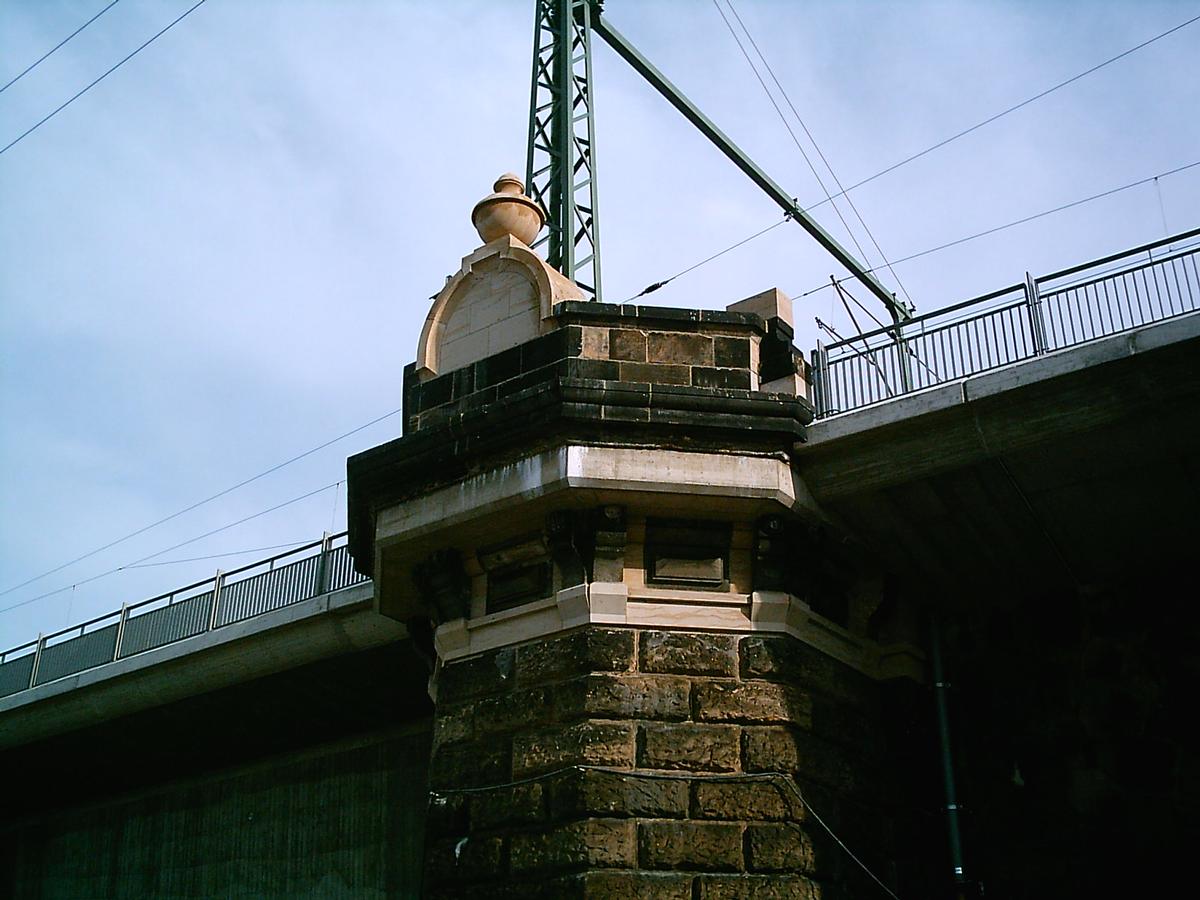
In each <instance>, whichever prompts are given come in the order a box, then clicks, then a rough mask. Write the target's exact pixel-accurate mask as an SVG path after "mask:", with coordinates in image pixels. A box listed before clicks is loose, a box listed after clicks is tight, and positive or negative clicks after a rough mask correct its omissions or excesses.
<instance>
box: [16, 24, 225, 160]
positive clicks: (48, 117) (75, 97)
mask: <svg viewBox="0 0 1200 900" xmlns="http://www.w3.org/2000/svg"><path fill="white" fill-rule="evenodd" d="M207 2H208V0H199V2H197V3H196V4H195V5H194V6H192V7H191V8H189V9H187V10H186V11H184V12H183V13H182V14H181V15H180V16H178V17H177V18H176V19H175V20H174V21H172V22H171V23H170V24H169V25H167V26H166V27H165V28H163V29H162V30H160V31H159V32H157V33H156V34H155V35H154V36H153V37H151V38H149V39H148V40H146V41H145V42H144V43H142V44H141V45H140V46H139V47H138V48H137V49H136V50H134V51H133V52H132V53H130V54H129V55H128V56H126V57H125V58H124V59H122V60H121V61H120V62H118V63H116V64H115V65H113V66H111V67H110V68H109V69H108V70H107V71H105V72H104V74H103V75H101V76H100V77H99V78H97V79H96V80H95V81H93V82H92V83H91V84H89V85H88V86H87V87H85V88H83V89H82V90H80V91H78V92H76V93H75V94H74V95H73V96H72V97H71V98H70V99H69V100H67V101H65V102H64V103H62V104H60V105H59V106H58V107H57V108H56V109H55V110H54V111H53V112H51V113H49V114H47V115H45V116H43V117H42V118H41V119H39V120H38V121H37V122H36V123H34V124H33V125H31V126H30V127H29V128H27V129H25V131H23V132H22V133H21V134H20V135H18V136H17V137H15V138H13V140H11V141H9V142H8V143H7V144H5V145H4V146H3V147H0V153H6V152H8V150H9V149H11V148H12V147H14V146H16V145H17V144H19V143H20V142H21V141H23V140H25V138H27V137H29V135H31V134H33V133H34V132H35V131H37V130H38V129H39V128H41V127H42V126H43V125H45V124H46V123H47V122H49V121H50V120H51V119H53V118H54V117H55V116H57V115H58V114H59V113H60V112H62V111H63V110H64V109H66V108H67V107H68V106H70V105H71V104H72V103H74V102H75V101H76V100H78V99H79V98H80V97H82V96H83V95H84V94H86V93H87V92H88V91H90V90H91V89H92V88H94V87H95V86H96V85H98V84H99V83H100V82H102V81H103V80H104V79H105V78H107V77H108V76H109V75H111V74H112V73H113V72H115V71H117V69H119V68H121V66H123V65H125V63H127V62H129V61H130V60H131V59H133V58H134V57H135V56H137V55H138V54H139V53H141V52H142V51H143V50H145V49H146V48H147V47H149V46H150V45H151V44H153V43H154V42H155V41H157V40H158V39H159V38H160V37H162V36H163V35H164V34H166V33H167V32H168V31H170V30H171V29H172V28H174V27H175V26H176V25H178V24H179V23H180V22H182V21H183V20H184V19H186V18H187V17H188V16H190V15H191V14H192V13H194V12H195V11H196V10H197V9H199V8H200V7H201V6H203V5H204V4H205V3H207Z"/></svg>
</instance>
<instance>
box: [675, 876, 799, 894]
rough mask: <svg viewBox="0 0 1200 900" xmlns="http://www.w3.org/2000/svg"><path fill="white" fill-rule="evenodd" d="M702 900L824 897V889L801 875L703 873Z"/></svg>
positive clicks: (700, 886)
mask: <svg viewBox="0 0 1200 900" xmlns="http://www.w3.org/2000/svg"><path fill="white" fill-rule="evenodd" d="M697 888H698V892H697V894H696V896H697V897H699V898H700V900H821V888H820V886H819V885H818V884H817V883H816V882H813V881H810V880H809V879H807V878H805V877H803V876H801V875H791V876H780V875H741V876H729V875H701V876H700V877H699V878H698V879H697Z"/></svg>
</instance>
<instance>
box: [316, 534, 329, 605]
mask: <svg viewBox="0 0 1200 900" xmlns="http://www.w3.org/2000/svg"><path fill="white" fill-rule="evenodd" d="M332 543H333V535H331V534H330V533H329V532H328V531H323V532H321V555H320V556H319V557H318V558H317V589H316V592H315V593H314V594H313V596H314V597H315V596H319V595H320V594H324V593H325V592H326V591H328V590H329V547H330V545H331V544H332Z"/></svg>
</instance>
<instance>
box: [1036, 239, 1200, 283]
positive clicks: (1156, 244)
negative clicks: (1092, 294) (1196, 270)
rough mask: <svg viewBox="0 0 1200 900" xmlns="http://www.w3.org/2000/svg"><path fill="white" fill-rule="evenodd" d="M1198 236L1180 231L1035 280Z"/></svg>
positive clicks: (1086, 267)
mask: <svg viewBox="0 0 1200 900" xmlns="http://www.w3.org/2000/svg"><path fill="white" fill-rule="evenodd" d="M1198 234H1200V228H1193V229H1191V230H1190V231H1181V232H1179V234H1173V235H1171V236H1170V237H1165V238H1160V239H1159V240H1157V241H1151V242H1150V243H1149V244H1142V246H1140V247H1134V248H1133V249H1132V250H1122V251H1121V252H1120V253H1114V254H1112V255H1111V256H1103V257H1101V258H1100V259H1093V260H1091V261H1090V262H1085V263H1080V264H1079V265H1077V266H1071V267H1069V268H1066V269H1061V270H1059V271H1057V272H1051V273H1050V274H1049V275H1041V276H1039V277H1038V278H1035V279H1034V281H1036V282H1037V283H1038V284H1041V283H1042V282H1043V281H1053V280H1054V279H1055V278H1062V277H1063V276H1064V275H1074V274H1075V273H1076V272H1082V271H1083V270H1084V269H1090V268H1092V267H1093V266H1103V265H1105V264H1106V263H1110V262H1116V261H1117V260H1118V259H1124V258H1125V257H1127V256H1137V255H1138V254H1139V253H1145V252H1146V251H1147V250H1154V249H1156V248H1158V247H1162V246H1164V245H1165V244H1173V243H1175V242H1176V241H1186V240H1187V239H1188V238H1190V237H1195V236H1196V235H1198Z"/></svg>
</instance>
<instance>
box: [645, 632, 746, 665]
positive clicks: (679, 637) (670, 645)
mask: <svg viewBox="0 0 1200 900" xmlns="http://www.w3.org/2000/svg"><path fill="white" fill-rule="evenodd" d="M640 668H641V670H642V671H643V672H674V673H678V674H681V675H727V676H733V675H736V674H737V655H736V653H735V647H734V638H733V636H732V635H726V634H700V633H688V632H677V631H647V632H645V633H643V634H642V638H641V660H640Z"/></svg>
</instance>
